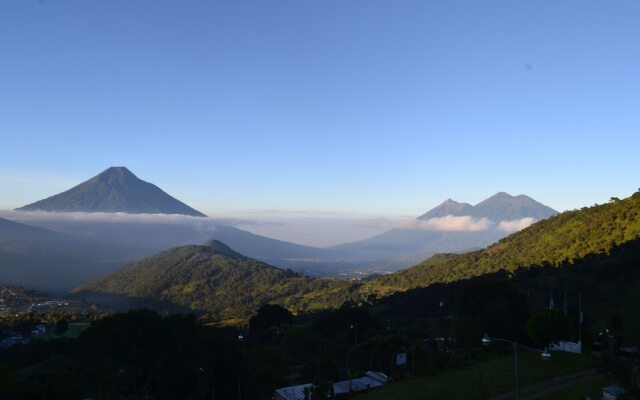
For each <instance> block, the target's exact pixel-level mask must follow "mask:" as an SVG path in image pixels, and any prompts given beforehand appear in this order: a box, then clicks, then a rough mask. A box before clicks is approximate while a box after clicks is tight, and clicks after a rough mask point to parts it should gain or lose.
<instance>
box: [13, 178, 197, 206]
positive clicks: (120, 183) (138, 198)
mask: <svg viewBox="0 0 640 400" xmlns="http://www.w3.org/2000/svg"><path fill="white" fill-rule="evenodd" d="M17 210H19V211H32V210H41V211H54V212H73V211H81V212H125V213H131V214H182V215H191V216H195V217H204V216H205V215H204V214H203V213H201V212H199V211H197V210H195V209H193V208H191V207H189V206H188V205H186V204H185V203H183V202H181V201H179V200H177V199H175V198H173V197H171V196H170V195H168V194H167V193H166V192H164V191H163V190H162V189H160V188H159V187H157V186H156V185H154V184H152V183H149V182H145V181H143V180H142V179H140V178H138V177H137V176H135V175H134V173H133V172H131V171H130V170H129V169H128V168H126V167H110V168H107V169H106V170H104V171H102V172H101V173H100V174H98V175H96V176H94V177H93V178H91V179H89V180H87V181H85V182H83V183H81V184H79V185H77V186H75V187H73V188H71V189H69V190H67V191H66V192H63V193H60V194H57V195H55V196H52V197H49V198H46V199H44V200H40V201H38V202H35V203H32V204H28V205H26V206H24V207H21V208H18V209H17Z"/></svg>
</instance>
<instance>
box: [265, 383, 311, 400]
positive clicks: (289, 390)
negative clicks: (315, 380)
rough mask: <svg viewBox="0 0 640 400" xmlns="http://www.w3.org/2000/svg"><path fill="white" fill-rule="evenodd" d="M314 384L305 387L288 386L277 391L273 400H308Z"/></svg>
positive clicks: (306, 384)
mask: <svg viewBox="0 0 640 400" xmlns="http://www.w3.org/2000/svg"><path fill="white" fill-rule="evenodd" d="M313 387H314V386H313V384H312V383H305V384H303V385H296V386H287V387H283V388H280V389H276V390H275V392H273V396H271V399H272V400H305V399H307V398H308V397H307V393H308V392H309V391H310V390H312V389H313Z"/></svg>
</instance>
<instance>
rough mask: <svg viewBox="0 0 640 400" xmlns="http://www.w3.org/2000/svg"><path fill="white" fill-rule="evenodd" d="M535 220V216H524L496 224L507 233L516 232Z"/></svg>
mask: <svg viewBox="0 0 640 400" xmlns="http://www.w3.org/2000/svg"><path fill="white" fill-rule="evenodd" d="M534 222H536V219H535V218H531V217H526V218H521V219H514V220H511V221H502V222H500V223H499V224H498V229H500V230H501V231H505V232H508V233H513V232H518V231H520V230H522V229H524V228H526V227H528V226H530V225H531V224H533V223H534Z"/></svg>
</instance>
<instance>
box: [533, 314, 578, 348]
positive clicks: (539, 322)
mask: <svg viewBox="0 0 640 400" xmlns="http://www.w3.org/2000/svg"><path fill="white" fill-rule="evenodd" d="M572 326H573V324H572V323H571V319H570V318H569V317H568V316H566V315H565V314H564V313H563V312H562V311H561V310H555V309H553V310H548V309H547V310H543V311H540V312H538V313H537V314H535V315H533V316H532V317H531V319H530V320H529V322H528V323H527V331H528V333H529V337H530V338H531V340H533V342H534V343H535V344H536V345H538V346H543V347H545V346H548V345H550V344H551V343H552V342H557V341H560V340H568V339H569V337H570V335H571V328H572Z"/></svg>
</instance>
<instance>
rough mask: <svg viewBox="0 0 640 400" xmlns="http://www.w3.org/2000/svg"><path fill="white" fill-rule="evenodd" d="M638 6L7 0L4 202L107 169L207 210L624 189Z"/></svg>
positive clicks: (635, 159)
mask: <svg viewBox="0 0 640 400" xmlns="http://www.w3.org/2000/svg"><path fill="white" fill-rule="evenodd" d="M638 21H640V2H638V1H637V0H632V1H615V0H614V1H612V0H607V1H588V0H576V1H569V0H548V1H543V0H541V1H533V0H532V1H514V0H506V1H472V0H469V1H464V2H461V1H452V0H443V1H427V0H416V1H403V0H393V1H391V0H386V1H377V0H359V1H356V0H353V1H350V0H313V1H311V0H255V1H241V0H228V1H213V0H206V1H205V0H202V1H196V0H180V1H178V0H164V1H163V0H120V1H118V0H41V1H37V0H2V1H1V2H0V138H1V142H0V145H1V147H0V208H4V209H8V208H13V207H17V206H20V205H23V204H25V203H30V202H33V201H36V200H39V199H40V198H43V197H47V196H50V195H52V194H55V193H57V192H59V191H62V190H64V189H67V188H69V187H70V186H72V185H74V184H77V183H79V182H81V181H82V180H85V179H87V178H89V177H91V176H93V175H95V174H97V173H99V172H100V171H102V170H104V169H106V168H107V167H109V166H112V165H125V166H127V167H129V168H130V169H131V170H132V171H133V172H134V173H136V174H137V175H138V176H139V177H140V178H142V179H145V180H147V181H151V182H153V183H155V184H157V185H159V186H160V187H162V188H163V189H165V190H166V191H167V192H169V193H170V194H172V195H174V196H176V197H177V198H179V199H181V200H183V201H185V202H187V203H189V204H190V205H192V206H194V207H196V208H198V209H201V210H202V211H204V212H207V213H210V214H225V213H227V214H233V213H234V212H238V213H240V212H242V213H246V212H254V211H260V210H271V211H273V212H283V213H286V212H290V211H296V212H298V213H300V212H310V213H320V212H330V213H338V214H339V213H345V214H352V213H359V214H366V215H374V216H375V215H380V216H390V217H394V216H401V215H419V214H421V213H423V212H424V211H426V210H428V209H430V208H431V207H433V206H435V205H437V204H438V203H440V202H441V201H443V200H444V199H446V198H448V197H451V198H454V199H456V200H459V201H467V202H471V203H476V202H478V201H481V200H482V199H484V198H486V197H488V196H490V195H492V194H493V193H495V192H498V191H507V192H510V193H512V194H520V193H525V194H528V195H530V196H532V197H533V198H535V199H537V200H539V201H541V202H543V203H545V204H547V205H549V206H551V207H553V208H555V209H558V210H564V209H571V208H577V207H581V206H584V205H591V204H593V203H595V202H599V203H601V202H605V201H607V200H608V199H609V197H611V196H618V197H623V196H627V195H629V194H631V193H632V192H634V191H635V190H637V189H638V187H640V179H639V175H638V172H639V171H640V134H639V132H640V129H639V128H640V45H638V43H639V42H640V23H638Z"/></svg>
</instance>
